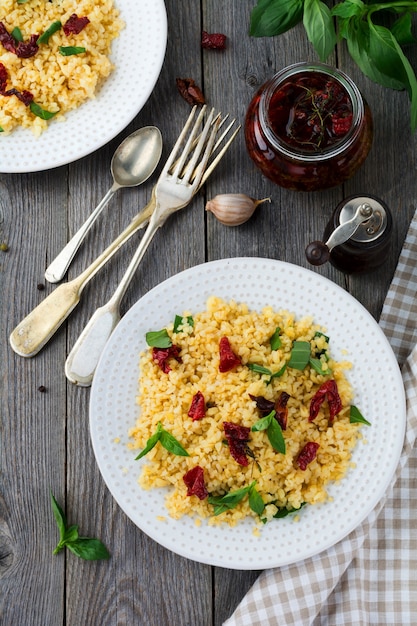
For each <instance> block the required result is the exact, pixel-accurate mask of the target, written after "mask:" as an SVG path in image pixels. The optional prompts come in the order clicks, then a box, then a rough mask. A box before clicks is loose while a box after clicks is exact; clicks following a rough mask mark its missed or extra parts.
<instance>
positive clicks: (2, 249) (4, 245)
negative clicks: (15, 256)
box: [0, 241, 9, 252]
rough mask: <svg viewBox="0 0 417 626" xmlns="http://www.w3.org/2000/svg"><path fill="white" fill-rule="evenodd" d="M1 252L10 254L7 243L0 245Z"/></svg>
mask: <svg viewBox="0 0 417 626" xmlns="http://www.w3.org/2000/svg"><path fill="white" fill-rule="evenodd" d="M0 250H1V251H2V252H8V251H9V246H8V245H7V243H5V242H4V241H3V243H0Z"/></svg>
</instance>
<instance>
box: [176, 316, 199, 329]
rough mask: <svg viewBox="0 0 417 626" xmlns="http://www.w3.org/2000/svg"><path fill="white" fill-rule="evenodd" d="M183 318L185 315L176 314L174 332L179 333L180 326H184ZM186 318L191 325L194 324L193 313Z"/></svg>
mask: <svg viewBox="0 0 417 626" xmlns="http://www.w3.org/2000/svg"><path fill="white" fill-rule="evenodd" d="M183 319H184V317H183V316H182V315H176V316H175V319H174V328H173V332H174V333H177V332H178V329H179V328H180V326H182V325H183V321H182V320H183ZM185 319H186V321H187V322H186V323H187V324H188V325H189V326H194V319H193V317H192V316H191V315H188V316H187V317H186V318H185Z"/></svg>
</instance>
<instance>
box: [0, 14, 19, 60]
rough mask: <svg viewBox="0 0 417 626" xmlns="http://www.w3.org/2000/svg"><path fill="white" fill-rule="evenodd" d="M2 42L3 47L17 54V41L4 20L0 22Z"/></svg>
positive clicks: (0, 38) (0, 41)
mask: <svg viewBox="0 0 417 626" xmlns="http://www.w3.org/2000/svg"><path fill="white" fill-rule="evenodd" d="M0 43H1V44H2V46H3V48H5V49H6V50H8V51H9V52H14V53H15V54H16V41H15V39H14V38H13V37H12V35H11V34H10V33H9V31H8V30H7V28H6V27H5V25H4V24H3V22H0Z"/></svg>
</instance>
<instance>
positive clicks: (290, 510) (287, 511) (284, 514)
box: [273, 502, 307, 519]
mask: <svg viewBox="0 0 417 626" xmlns="http://www.w3.org/2000/svg"><path fill="white" fill-rule="evenodd" d="M306 504H307V502H302V503H301V504H300V506H299V507H298V509H294V508H293V507H289V508H287V507H282V508H278V511H277V512H276V513H275V515H274V516H273V517H274V519H282V518H283V517H287V516H288V515H291V514H292V513H296V512H297V511H299V510H300V509H302V508H303V506H305V505H306Z"/></svg>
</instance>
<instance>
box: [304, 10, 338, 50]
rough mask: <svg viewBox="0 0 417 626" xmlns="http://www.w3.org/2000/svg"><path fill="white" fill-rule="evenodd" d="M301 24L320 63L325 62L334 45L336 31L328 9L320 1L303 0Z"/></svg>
mask: <svg viewBox="0 0 417 626" xmlns="http://www.w3.org/2000/svg"><path fill="white" fill-rule="evenodd" d="M303 24H304V28H305V30H306V33H307V37H308V39H309V41H310V42H311V43H312V44H313V46H314V49H315V51H316V52H317V54H318V55H319V58H320V61H326V59H327V57H328V56H329V54H330V53H331V52H332V50H333V49H334V47H335V45H336V41H337V37H336V31H335V27H334V23H333V19H332V15H331V13H330V9H329V7H328V6H327V4H325V3H324V2H322V1H321V0H305V2H304V16H303Z"/></svg>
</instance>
